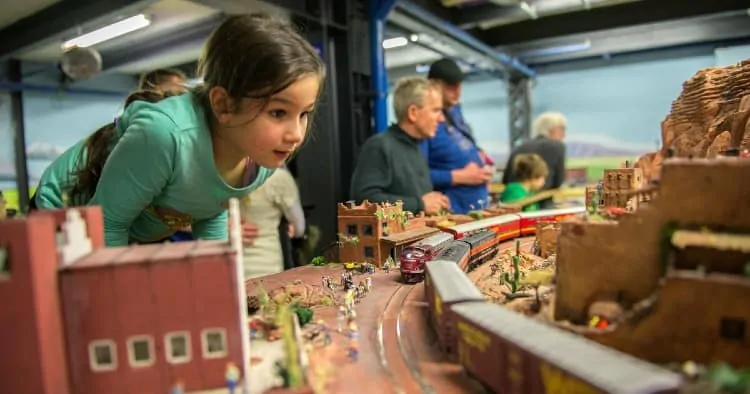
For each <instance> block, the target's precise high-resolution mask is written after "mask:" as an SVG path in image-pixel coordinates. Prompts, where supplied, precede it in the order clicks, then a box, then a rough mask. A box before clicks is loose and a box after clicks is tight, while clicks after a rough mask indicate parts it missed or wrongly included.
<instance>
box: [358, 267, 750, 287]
mask: <svg viewBox="0 0 750 394" xmlns="http://www.w3.org/2000/svg"><path fill="white" fill-rule="evenodd" d="M748 265H750V264H748ZM365 286H367V292H368V293H369V292H370V291H371V290H372V278H371V277H369V276H368V277H367V278H365Z"/></svg>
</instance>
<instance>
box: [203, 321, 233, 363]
mask: <svg viewBox="0 0 750 394" xmlns="http://www.w3.org/2000/svg"><path fill="white" fill-rule="evenodd" d="M202 337H203V341H202V342H203V358H221V357H226V355H227V330H225V329H223V328H208V329H205V330H203V335H202Z"/></svg>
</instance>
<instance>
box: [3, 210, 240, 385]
mask: <svg viewBox="0 0 750 394" xmlns="http://www.w3.org/2000/svg"><path fill="white" fill-rule="evenodd" d="M230 219H231V220H232V221H233V226H232V227H233V229H236V230H233V231H232V242H231V244H230V243H227V242H221V241H195V242H184V243H174V244H154V245H137V246H128V247H117V248H105V247H104V232H103V221H102V213H101V210H100V209H99V207H83V208H80V209H71V210H67V211H65V210H60V211H39V212H36V213H34V214H32V215H31V216H30V217H28V218H24V219H9V220H0V298H1V299H2V300H3V302H2V303H0V320H2V321H3V324H1V325H0V348H2V352H3V355H4V356H3V357H2V359H3V361H0V381H2V384H1V385H2V389H0V391H2V392H3V393H35V394H53V393H55V394H68V393H75V394H88V393H102V392H107V393H167V392H170V390H173V389H175V387H177V386H180V387H182V388H183V389H184V390H185V391H188V392H192V391H201V390H209V389H210V390H213V389H220V388H223V387H227V379H228V378H226V376H227V373H228V372H227V371H228V370H229V369H232V368H233V369H235V370H236V369H237V366H239V367H240V368H241V370H240V372H239V373H237V374H235V375H236V376H248V373H247V372H248V370H249V334H248V333H249V330H248V327H247V323H246V318H245V311H246V309H247V306H246V303H245V301H244V300H245V290H244V289H245V287H244V283H242V282H243V276H242V260H241V259H242V253H241V244H242V240H241V234H240V230H239V229H240V228H241V227H240V225H239V207H238V203H237V201H236V200H233V201H231V204H230ZM235 365H236V366H235ZM246 383H247V380H245V382H243V383H242V384H243V385H244V384H246ZM245 389H247V387H245ZM175 392H176V391H175Z"/></svg>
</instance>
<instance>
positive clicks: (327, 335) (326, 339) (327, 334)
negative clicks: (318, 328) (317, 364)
mask: <svg viewBox="0 0 750 394" xmlns="http://www.w3.org/2000/svg"><path fill="white" fill-rule="evenodd" d="M331 342H333V339H331V330H329V329H328V328H327V327H326V329H325V331H323V346H328V345H330V344H331Z"/></svg>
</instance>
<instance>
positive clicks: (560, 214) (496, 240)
mask: <svg viewBox="0 0 750 394" xmlns="http://www.w3.org/2000/svg"><path fill="white" fill-rule="evenodd" d="M585 210H586V208H585V207H573V208H562V209H551V210H545V211H537V212H522V213H514V214H506V215H500V216H495V217H492V218H488V219H484V220H477V221H473V222H468V223H464V224H459V225H456V226H451V227H438V228H439V229H440V230H441V232H440V233H438V234H436V235H433V236H431V237H428V238H425V239H423V240H421V241H418V242H416V243H414V244H412V245H409V246H407V247H406V248H404V251H403V253H402V254H401V256H400V258H399V263H400V270H401V278H402V280H403V282H404V283H417V282H421V281H422V280H423V279H424V270H425V264H426V263H427V262H429V261H432V260H435V259H437V258H438V256H439V255H440V254H441V253H443V251H445V252H446V253H450V251H451V250H458V249H461V250H463V249H465V248H467V247H468V251H469V253H468V254H466V253H461V254H457V253H452V254H451V255H449V256H441V258H443V259H447V260H452V261H454V262H455V263H457V264H458V265H459V267H460V268H461V269H462V270H464V271H470V270H472V269H473V268H474V267H476V266H477V265H480V264H482V263H483V262H485V261H487V260H489V259H491V258H492V257H494V256H495V254H497V247H498V245H499V244H500V243H501V242H504V241H508V240H511V239H514V238H518V237H520V236H525V235H532V234H534V233H535V232H536V224H537V222H539V221H560V220H563V219H565V218H568V217H571V216H574V215H578V214H582V213H584V212H585ZM450 256H453V257H450ZM457 257H460V258H458V259H457Z"/></svg>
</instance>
